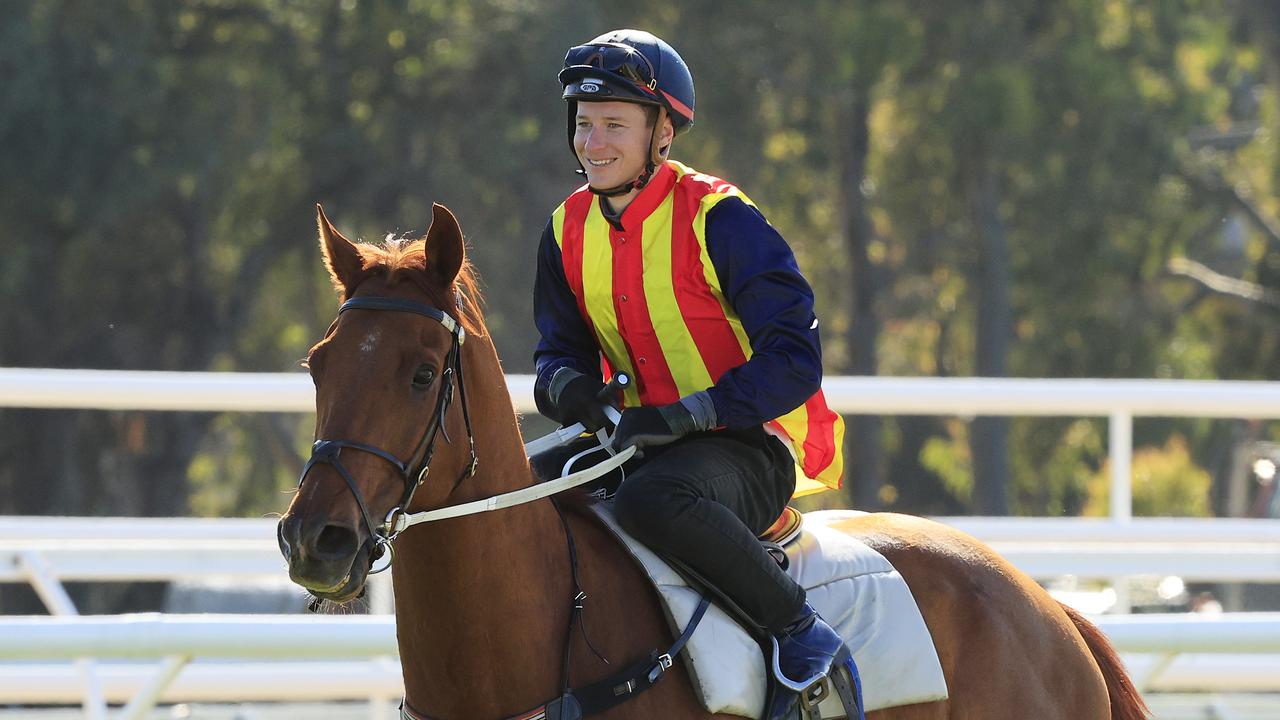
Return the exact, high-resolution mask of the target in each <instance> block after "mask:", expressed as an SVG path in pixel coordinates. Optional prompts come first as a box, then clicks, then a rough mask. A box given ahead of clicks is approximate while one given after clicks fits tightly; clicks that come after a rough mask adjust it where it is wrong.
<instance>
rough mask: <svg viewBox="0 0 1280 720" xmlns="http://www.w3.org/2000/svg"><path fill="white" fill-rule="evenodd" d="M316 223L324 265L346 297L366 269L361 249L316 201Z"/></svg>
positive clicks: (334, 283) (335, 284)
mask: <svg viewBox="0 0 1280 720" xmlns="http://www.w3.org/2000/svg"><path fill="white" fill-rule="evenodd" d="M316 224H317V225H319V226H320V252H321V253H322V254H323V255H324V266H325V268H327V269H328V270H329V276H330V277H331V278H333V285H334V287H336V288H338V290H339V291H340V292H341V293H342V295H343V297H346V296H348V295H350V294H351V290H352V289H354V288H355V286H356V283H357V280H358V279H359V277H360V274H361V271H362V270H363V269H364V261H363V260H362V259H361V257H360V251H359V250H358V249H356V246H355V244H353V243H352V242H351V241H350V240H348V239H346V238H345V237H343V235H342V233H340V232H338V229H337V228H335V227H334V226H333V223H331V222H329V218H328V217H326V216H325V214H324V208H322V207H320V204H319V203H316Z"/></svg>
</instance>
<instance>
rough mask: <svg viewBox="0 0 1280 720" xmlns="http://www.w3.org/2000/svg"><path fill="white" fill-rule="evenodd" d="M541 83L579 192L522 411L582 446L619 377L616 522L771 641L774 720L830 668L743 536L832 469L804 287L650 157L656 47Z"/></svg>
mask: <svg viewBox="0 0 1280 720" xmlns="http://www.w3.org/2000/svg"><path fill="white" fill-rule="evenodd" d="M559 79H560V83H561V85H562V86H563V88H564V90H563V97H564V99H565V100H566V101H567V105H568V139H569V145H570V147H571V148H572V149H573V152H574V155H575V157H576V158H577V161H578V165H579V173H580V174H582V175H584V176H585V177H586V180H587V184H586V185H585V186H583V187H582V188H580V189H579V190H577V191H576V192H574V193H573V194H572V195H570V196H569V198H568V199H567V200H565V202H564V203H563V204H562V205H561V206H560V207H559V208H558V209H557V210H556V211H555V212H554V213H553V214H552V216H551V220H550V221H549V222H548V224H547V227H546V229H545V230H544V231H543V234H542V240H541V245H540V248H539V251H538V269H537V277H536V286H535V291H534V316H535V321H536V323H537V327H538V331H539V333H540V334H541V340H540V341H539V343H538V346H537V350H536V351H535V353H534V360H535V364H536V366H537V381H536V384H535V392H534V395H535V398H536V400H537V405H538V409H539V411H541V412H542V414H543V415H546V416H548V417H550V418H552V419H553V420H557V421H559V422H561V423H563V424H564V425H569V424H572V423H575V422H581V423H583V425H584V426H586V428H587V429H588V430H590V431H593V432H594V431H595V430H597V429H599V428H600V427H601V426H603V425H604V424H605V423H606V419H605V413H604V411H603V404H602V398H603V397H605V396H604V395H603V394H602V392H603V390H604V388H605V383H604V380H605V378H606V377H607V376H611V375H612V374H614V373H620V372H625V373H627V374H628V375H630V377H631V378H633V382H632V383H631V384H630V385H629V386H628V387H627V388H625V389H624V390H623V392H622V397H621V398H608V401H609V402H610V403H611V404H614V405H615V406H619V405H620V407H621V408H622V415H621V421H620V423H619V425H618V427H617V431H616V434H615V436H614V440H613V442H614V445H615V447H616V448H619V449H620V448H623V447H627V446H628V445H632V444H634V445H635V446H637V448H638V452H637V457H641V455H642V461H641V462H639V463H636V464H635V465H636V467H634V469H631V470H629V472H628V474H627V478H626V480H625V482H623V483H622V485H621V486H620V487H619V488H618V491H617V495H616V498H615V511H616V516H617V520H618V522H619V524H620V525H622V527H623V528H624V529H625V530H627V531H628V532H629V533H630V534H632V535H633V536H635V537H636V538H637V539H639V540H640V541H641V542H643V543H645V544H646V545H648V546H650V547H652V548H654V549H655V550H657V551H658V552H660V553H662V554H664V555H666V556H667V557H669V558H674V559H675V560H676V561H678V562H679V563H681V564H683V565H684V566H685V567H686V568H688V569H690V570H692V571H693V572H694V573H695V574H697V575H699V576H701V578H702V579H704V580H706V581H707V582H708V583H709V584H710V585H712V586H714V587H715V588H716V589H717V590H718V591H719V592H721V593H723V594H724V595H725V596H726V597H727V598H728V599H729V600H730V601H731V602H732V603H734V604H736V605H737V606H738V607H737V609H738V610H740V611H741V614H742V615H744V616H745V617H746V618H747V619H749V620H750V621H751V622H753V623H754V624H755V625H756V626H757V630H759V631H762V632H765V633H767V634H768V635H769V636H771V637H772V638H774V642H773V649H774V657H773V668H774V673H775V675H776V676H777V678H778V680H779V681H780V682H781V683H782V684H783V685H784V686H785V687H787V688H788V689H790V690H791V691H793V692H789V693H779V696H780V698H781V699H780V704H775V707H774V708H771V709H770V712H769V717H776V716H780V715H782V714H784V713H785V712H786V711H787V710H788V709H789V708H792V707H794V703H795V702H796V698H795V695H794V692H798V691H800V690H803V689H804V688H807V687H808V686H810V685H811V684H813V683H815V682H817V681H818V680H820V679H822V678H823V677H825V676H826V675H827V673H828V672H829V671H830V670H831V668H832V664H833V662H834V661H835V659H836V658H837V657H840V658H841V659H843V658H847V657H848V651H847V650H846V649H845V646H844V642H843V641H842V640H841V638H840V636H839V635H838V634H837V633H836V632H835V631H834V630H833V629H832V628H831V627H830V626H829V625H828V624H827V623H826V622H825V621H824V620H823V619H822V618H821V617H819V616H818V614H817V612H815V611H814V609H813V608H812V607H811V606H810V605H809V603H808V601H807V600H806V597H805V591H804V589H803V588H802V587H801V586H800V585H798V584H797V583H796V582H795V581H793V580H792V579H791V578H790V577H789V576H788V575H787V574H786V573H785V572H784V571H783V570H782V568H780V567H779V565H778V563H777V562H775V561H774V560H773V559H772V558H771V557H770V556H769V554H768V553H767V552H766V551H765V550H764V548H763V547H762V546H761V545H760V542H759V541H758V540H757V534H759V533H762V532H764V531H765V530H767V529H768V528H769V527H770V525H771V524H772V523H773V522H774V520H775V519H777V518H778V516H779V515H780V514H781V513H782V511H783V510H784V508H785V506H786V504H787V502H788V501H789V500H790V498H791V496H792V493H793V492H794V490H795V484H796V466H797V463H799V465H800V467H801V469H802V470H803V472H804V473H805V474H806V475H808V476H809V477H812V478H816V479H818V480H821V481H824V482H826V483H827V484H829V485H832V486H838V485H839V482H840V477H841V474H842V470H843V460H842V456H841V448H840V443H841V441H842V438H843V434H844V432H843V430H844V427H843V422H842V421H841V419H840V417H839V416H838V415H836V414H835V413H834V412H832V411H831V410H830V409H829V408H828V407H827V405H826V401H825V399H824V397H823V395H822V391H821V388H820V385H821V380H822V351H821V346H820V344H819V340H818V321H817V318H816V316H815V315H814V310H813V304H814V299H813V291H812V290H811V289H810V287H809V284H808V283H807V282H806V281H805V279H804V277H802V276H801V274H800V271H799V268H798V267H797V265H796V261H795V257H794V255H793V254H792V252H791V248H790V247H789V246H788V245H787V243H786V241H785V240H784V239H783V238H782V237H781V236H780V235H779V234H778V232H777V231H776V230H775V229H774V228H773V227H772V226H771V225H770V224H769V223H768V222H767V221H766V220H765V218H764V216H763V215H761V213H760V211H759V210H757V209H756V207H755V205H754V204H753V203H752V202H751V200H750V199H748V198H747V196H746V195H744V194H743V193H742V192H741V191H740V190H738V188H736V187H735V186H733V185H731V184H729V183H727V182H725V181H723V180H720V179H718V178H715V177H711V176H709V175H704V174H702V173H698V172H696V171H694V170H693V169H691V168H689V167H687V166H685V165H682V164H680V163H678V162H675V161H673V160H670V159H668V156H669V154H670V152H671V146H672V143H673V141H674V139H675V138H676V137H677V136H678V135H680V134H683V133H684V132H686V131H688V130H689V128H690V127H691V126H692V125H693V115H694V111H693V108H694V92H693V77H692V75H691V74H690V72H689V68H688V67H687V66H686V65H685V62H684V60H683V59H682V58H681V57H680V55H679V54H677V53H676V51H675V50H674V49H672V48H671V46H670V45H668V44H667V43H665V42H663V41H662V40H660V39H659V38H657V37H654V36H653V35H651V34H649V33H647V32H641V31H637V30H618V31H614V32H610V33H607V34H604V35H601V36H599V37H597V38H596V39H594V40H592V41H591V42H589V43H587V44H585V45H579V46H577V47H574V48H571V49H570V50H569V52H568V54H567V55H566V56H565V62H564V69H563V70H561V71H560V76H559Z"/></svg>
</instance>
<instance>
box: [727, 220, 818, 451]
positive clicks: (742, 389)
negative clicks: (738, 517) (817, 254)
mask: <svg viewBox="0 0 1280 720" xmlns="http://www.w3.org/2000/svg"><path fill="white" fill-rule="evenodd" d="M706 228H707V230H706V237H707V252H708V254H709V255H710V256H711V264H712V265H713V266H714V267H715V271H716V276H717V277H718V278H719V280H720V288H721V290H723V292H724V294H725V298H726V299H727V300H728V301H729V304H730V305H731V306H732V307H733V309H734V311H735V312H737V314H738V317H739V318H741V320H742V325H743V328H744V329H745V330H746V332H747V337H748V338H750V341H751V352H752V355H751V359H749V360H747V362H745V363H743V364H742V365H739V366H738V367H736V368H734V369H732V370H730V371H728V372H726V373H725V374H724V375H722V376H721V377H720V379H719V380H717V381H716V384H715V385H714V386H713V387H711V388H710V389H709V390H708V393H709V394H710V395H711V401H712V403H713V404H714V405H715V408H716V419H717V422H718V423H719V424H720V425H723V426H725V427H728V428H740V427H749V426H751V425H759V424H760V423H763V422H767V421H769V420H773V419H775V418H778V417H781V416H782V415H785V414H787V413H788V412H791V411H792V410H794V409H796V408H797V407H800V406H801V405H803V404H804V402H805V401H806V400H808V399H809V398H810V397H811V396H813V394H814V393H815V392H817V391H818V389H819V388H820V387H821V386H822V345H821V343H820V342H819V340H818V319H817V316H816V315H815V314H814V311H813V290H812V289H811V288H810V287H809V283H808V282H807V281H806V280H805V279H804V277H803V276H802V275H801V274H800V268H799V266H798V265H796V259H795V255H794V254H793V253H792V252H791V247H790V246H789V245H787V241H786V240H784V239H783V238H782V236H781V235H779V234H778V231H777V230H775V229H774V228H773V226H772V225H770V224H769V223H768V222H767V221H766V220H765V219H764V215H762V214H760V212H759V211H758V210H756V209H755V208H753V207H751V206H750V205H748V204H746V203H745V202H743V201H742V200H741V199H739V198H736V197H730V198H726V199H724V200H721V201H720V202H719V203H717V204H716V206H715V207H713V208H712V209H711V211H710V212H709V213H708V214H707V224H706Z"/></svg>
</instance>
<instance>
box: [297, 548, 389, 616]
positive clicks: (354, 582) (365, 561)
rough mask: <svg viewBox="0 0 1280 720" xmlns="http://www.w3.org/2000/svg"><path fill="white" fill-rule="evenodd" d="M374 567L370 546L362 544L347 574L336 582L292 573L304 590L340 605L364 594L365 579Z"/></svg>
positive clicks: (352, 559)
mask: <svg viewBox="0 0 1280 720" xmlns="http://www.w3.org/2000/svg"><path fill="white" fill-rule="evenodd" d="M372 567H373V564H372V560H371V559H370V557H369V546H368V545H362V546H361V547H360V551H359V552H357V553H356V554H355V555H354V556H353V557H352V558H351V567H350V568H349V569H348V571H347V574H346V575H344V576H343V577H342V578H341V579H340V580H338V581H337V582H335V583H331V584H322V583H317V582H315V581H314V580H311V579H309V578H305V577H299V576H297V575H293V574H292V573H291V575H292V579H293V581H294V582H295V583H297V584H298V585H301V586H302V588H303V589H304V590H306V591H307V592H309V593H311V594H312V595H313V596H315V597H316V598H319V599H320V600H327V601H329V602H332V603H337V604H339V605H340V604H342V603H346V602H350V601H352V600H355V599H356V598H358V597H360V596H361V595H363V594H364V584H365V580H367V579H368V578H369V570H370V569H372Z"/></svg>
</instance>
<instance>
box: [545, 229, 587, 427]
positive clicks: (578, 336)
mask: <svg viewBox="0 0 1280 720" xmlns="http://www.w3.org/2000/svg"><path fill="white" fill-rule="evenodd" d="M533 320H534V324H535V325H537V327H538V333H539V334H540V336H541V339H539V341H538V346H537V348H536V349H535V350H534V352H533V362H534V367H535V369H536V372H537V375H536V379H535V380H534V384H533V398H534V402H536V403H537V406H538V412H540V413H542V414H543V415H545V416H547V417H550V418H552V419H557V415H558V414H557V413H556V410H555V407H554V403H552V402H551V398H550V396H549V392H550V390H551V387H552V379H553V378H554V377H555V375H556V371H558V370H561V369H562V368H569V369H570V370H573V371H576V372H578V373H581V374H582V375H585V376H587V377H591V378H595V379H597V380H599V379H600V377H601V375H600V350H599V348H598V347H597V345H596V340H595V336H594V335H593V334H592V332H591V329H590V328H589V327H587V323H586V321H584V320H583V319H582V314H581V313H579V312H578V303H577V300H576V299H575V298H574V296H573V291H572V290H571V289H570V288H569V281H568V280H567V279H566V278H565V275H564V263H563V262H562V261H561V259H560V247H559V245H557V244H556V237H555V231H554V230H553V229H552V227H551V223H550V222H548V223H547V227H546V229H544V230H543V231H542V241H541V243H540V244H539V247H538V271H537V276H536V277H535V280H534V290H533ZM562 377H563V376H562Z"/></svg>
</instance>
